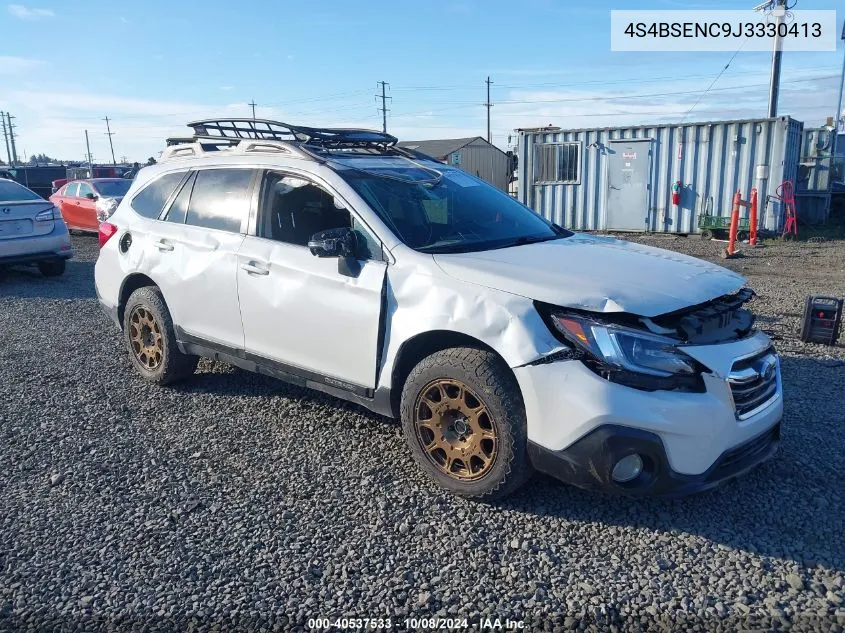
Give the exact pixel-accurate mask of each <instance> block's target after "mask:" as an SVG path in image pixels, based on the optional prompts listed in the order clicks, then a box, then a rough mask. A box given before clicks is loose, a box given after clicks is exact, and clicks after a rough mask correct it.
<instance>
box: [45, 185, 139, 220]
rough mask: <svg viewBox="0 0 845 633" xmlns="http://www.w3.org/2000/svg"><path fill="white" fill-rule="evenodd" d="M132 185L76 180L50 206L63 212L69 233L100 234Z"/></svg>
mask: <svg viewBox="0 0 845 633" xmlns="http://www.w3.org/2000/svg"><path fill="white" fill-rule="evenodd" d="M131 185H132V181H131V180H129V179H126V178H89V179H87V180H73V181H71V182H69V183H67V184H66V185H64V186H63V187H62V188H61V189H59V190H58V191H57V192H56V193H54V194H53V195H52V196H50V202H52V203H53V204H54V205H56V208H58V209H59V210H60V211H61V213H62V217H63V218H64V221H65V224H67V226H68V228H69V229H76V230H79V231H91V232H94V233H96V232H97V230H98V229H99V226H100V222H103V221H105V220H107V219H108V217H109V216H110V215H111V214H112V213H114V210H115V209H117V205H118V204H120V201H121V200H123V196H125V195H126V192H127V191H129V187H130V186H131Z"/></svg>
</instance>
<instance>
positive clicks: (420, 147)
mask: <svg viewBox="0 0 845 633" xmlns="http://www.w3.org/2000/svg"><path fill="white" fill-rule="evenodd" d="M398 145H399V146H400V147H404V148H406V149H412V150H416V151H418V152H422V153H423V154H425V155H426V156H430V157H431V158H433V159H435V160H439V161H441V162H443V163H447V164H449V165H454V166H455V167H459V168H460V169H462V170H464V171H465V172H467V173H470V174H472V175H473V176H478V177H479V178H481V179H482V180H485V181H487V182H489V183H490V184H491V185H493V186H494V187H497V188H499V189H501V190H502V191H507V190H508V184H509V183H510V182H511V180H512V178H511V176H512V174H513V169H512V167H511V164H512V163H511V158H510V157H509V156H508V155H507V154H506V153H505V152H503V151H502V150H500V149H499V148H498V147H496V146H495V145H493V144H491V143H488V142H487V141H486V140H485V139H483V138H481V137H480V136H473V137H471V138H452V139H442V140H434V141H401V142H399V143H398Z"/></svg>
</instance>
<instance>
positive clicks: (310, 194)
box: [256, 172, 381, 259]
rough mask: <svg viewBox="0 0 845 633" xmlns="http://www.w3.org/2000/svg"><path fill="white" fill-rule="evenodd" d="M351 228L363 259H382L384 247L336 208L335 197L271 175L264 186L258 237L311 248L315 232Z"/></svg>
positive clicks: (301, 180)
mask: <svg viewBox="0 0 845 633" xmlns="http://www.w3.org/2000/svg"><path fill="white" fill-rule="evenodd" d="M339 228H351V229H353V230H354V231H355V233H356V234H357V237H358V247H359V251H360V252H359V259H381V247H380V246H377V244H378V242H376V240H374V239H373V238H372V237H370V235H369V232H368V231H366V230H365V229H364V228H363V227H362V226H361V224H360V222H358V221H357V220H355V221H354V222H353V217H352V216H351V215H350V213H349V211H347V210H346V209H343V208H338V207H337V206H336V205H335V199H334V196H333V195H332V194H331V193H329V192H328V191H326V190H325V189H323V188H322V187H320V186H318V185H316V184H314V183H313V182H311V181H309V180H306V179H304V178H300V177H298V176H291V175H288V174H282V173H279V172H268V173H266V174H265V175H264V179H263V182H262V183H261V197H260V200H259V214H258V225H257V227H256V229H257V231H256V232H257V234H258V237H264V238H267V239H271V240H276V241H277V242H284V243H286V244H295V245H297V246H305V247H307V246H308V241H309V240H310V239H311V237H312V236H313V235H314V234H315V233H319V232H320V231H327V230H329V229H339Z"/></svg>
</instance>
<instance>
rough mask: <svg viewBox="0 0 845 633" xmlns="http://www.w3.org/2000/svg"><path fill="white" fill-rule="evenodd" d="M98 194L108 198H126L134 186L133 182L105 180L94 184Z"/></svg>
mask: <svg viewBox="0 0 845 633" xmlns="http://www.w3.org/2000/svg"><path fill="white" fill-rule="evenodd" d="M92 184H93V185H94V189H96V190H97V193H98V194H100V195H101V196H105V197H106V198H120V197H121V196H125V195H126V192H127V191H129V187H131V186H132V181H131V180H103V181H100V182H95V183H92Z"/></svg>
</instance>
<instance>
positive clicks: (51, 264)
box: [38, 259, 66, 277]
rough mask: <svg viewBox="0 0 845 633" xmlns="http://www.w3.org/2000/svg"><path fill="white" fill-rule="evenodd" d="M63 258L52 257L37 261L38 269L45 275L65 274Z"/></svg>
mask: <svg viewBox="0 0 845 633" xmlns="http://www.w3.org/2000/svg"><path fill="white" fill-rule="evenodd" d="M65 266H66V264H65V260H63V259H53V260H50V261H46V262H38V270H40V271H41V274H42V275H44V276H45V277H59V276H61V275H64V274H65Z"/></svg>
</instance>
